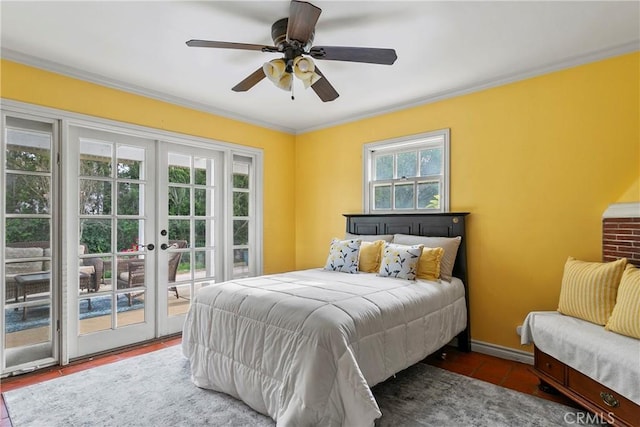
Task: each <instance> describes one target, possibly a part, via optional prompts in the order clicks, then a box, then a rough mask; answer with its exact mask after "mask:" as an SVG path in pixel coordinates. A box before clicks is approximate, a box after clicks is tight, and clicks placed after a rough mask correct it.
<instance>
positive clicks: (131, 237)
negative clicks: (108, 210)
mask: <svg viewBox="0 0 640 427" xmlns="http://www.w3.org/2000/svg"><path fill="white" fill-rule="evenodd" d="M116 221H117V223H118V246H117V251H118V252H122V251H125V252H137V251H138V250H139V249H140V247H139V245H143V244H145V241H144V220H143V219H118V220H116Z"/></svg>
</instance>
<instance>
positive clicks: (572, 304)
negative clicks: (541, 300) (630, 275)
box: [558, 257, 627, 325]
mask: <svg viewBox="0 0 640 427" xmlns="http://www.w3.org/2000/svg"><path fill="white" fill-rule="evenodd" d="M626 264H627V259H626V258H622V259H619V260H617V261H612V262H604V263H603V262H586V261H579V260H577V259H575V258H573V257H569V259H568V260H567V262H566V264H565V266H564V274H563V276H562V287H561V288H560V302H559V303H558V311H559V312H560V313H562V314H566V315H568V316H573V317H578V318H580V319H583V320H587V321H589V322H592V323H595V324H598V325H604V324H605V323H607V320H609V316H611V312H612V311H613V306H614V305H615V303H616V294H617V292H618V286H619V285H620V278H621V277H622V272H623V271H624V267H625V265H626Z"/></svg>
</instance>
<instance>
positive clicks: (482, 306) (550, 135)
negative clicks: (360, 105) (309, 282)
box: [295, 53, 640, 350]
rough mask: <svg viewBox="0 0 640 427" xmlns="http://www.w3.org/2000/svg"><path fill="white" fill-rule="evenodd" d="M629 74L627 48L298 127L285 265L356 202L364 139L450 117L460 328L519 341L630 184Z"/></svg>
mask: <svg viewBox="0 0 640 427" xmlns="http://www.w3.org/2000/svg"><path fill="white" fill-rule="evenodd" d="M639 82H640V55H639V54H638V53H633V54H628V55H624V56H620V57H616V58H612V59H608V60H604V61H599V62H595V63H591V64H587V65H584V66H579V67H575V68H571V69H567V70H563V71H559V72H555V73H551V74H546V75H543V76H540V77H536V78H531V79H528V80H524V81H520V82H516V83H512V84H508V85H504V86H501V87H497V88H493V89H488V90H484V91H482V92H477V93H473V94H469V95H465V96H460V97H456V98H453V99H449V100H444V101H440V102H436V103H431V104H426V105H422V106H419V107H415V108H411V109H406V110H403V111H400V112H395V113H390V114H385V115H382V116H378V117H375V118H371V119H366V120H360V121H358V122H355V123H350V124H345V125H341V126H335V127H332V128H329V129H324V130H319V131H315V132H310V133H307V134H303V135H299V136H298V137H297V138H296V169H295V170H296V173H295V178H296V182H297V183H298V184H297V186H296V253H297V256H296V267H297V268H308V267H312V266H318V265H322V264H323V263H324V261H325V259H326V254H327V249H328V244H329V241H330V239H331V237H333V236H342V235H344V219H343V217H342V215H341V214H342V213H345V212H349V213H356V212H361V211H362V146H363V144H364V143H367V142H372V141H378V140H384V139H388V138H394V137H398V136H402V135H409V134H415V133H420V132H426V131H430V130H436V129H442V128H450V129H451V210H452V211H469V212H471V215H470V216H469V217H467V218H468V220H469V222H468V247H467V251H468V259H469V282H470V287H471V291H470V297H471V321H472V322H471V325H472V337H473V339H475V340H479V341H484V342H489V343H493V344H498V345H502V346H506V347H512V348H516V349H523V350H530V349H529V348H528V347H525V348H521V346H520V345H519V342H518V337H517V335H516V334H515V328H516V326H517V325H519V324H521V323H522V320H523V319H524V317H525V315H526V314H527V313H528V312H529V311H532V310H554V309H555V308H556V307H557V301H558V296H559V291H560V282H561V277H562V270H563V266H564V262H565V260H566V259H567V257H568V256H569V255H571V256H574V257H578V258H581V259H585V260H595V261H597V260H600V259H601V217H602V213H603V212H604V211H605V209H606V208H607V206H608V205H609V204H611V203H615V202H618V201H620V200H619V198H620V197H621V195H622V197H623V198H633V197H635V196H633V195H632V194H633V192H634V191H635V193H636V196H637V188H638V184H637V182H638V177H639V176H640V162H639V159H640V130H639V128H640V121H639V117H640V111H639V105H640V88H639ZM629 193H630V194H631V195H628V194H629ZM625 201H637V200H625Z"/></svg>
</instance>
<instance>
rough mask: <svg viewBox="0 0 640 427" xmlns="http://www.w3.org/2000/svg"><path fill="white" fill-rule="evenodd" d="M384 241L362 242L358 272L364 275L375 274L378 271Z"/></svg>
mask: <svg viewBox="0 0 640 427" xmlns="http://www.w3.org/2000/svg"><path fill="white" fill-rule="evenodd" d="M383 246H384V240H376V241H374V242H362V244H361V245H360V259H359V260H358V270H360V271H363V272H365V273H377V272H378V270H379V269H380V257H381V252H382V247H383Z"/></svg>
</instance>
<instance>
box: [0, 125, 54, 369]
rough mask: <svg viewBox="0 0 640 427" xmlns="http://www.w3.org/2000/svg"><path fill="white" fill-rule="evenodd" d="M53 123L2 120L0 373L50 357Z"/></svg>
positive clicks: (51, 344) (51, 354)
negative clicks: (0, 320)
mask: <svg viewBox="0 0 640 427" xmlns="http://www.w3.org/2000/svg"><path fill="white" fill-rule="evenodd" d="M53 138H54V132H53V124H51V123H44V122H38V121H32V120H27V119H21V118H14V117H6V118H5V135H4V137H3V138H2V143H3V147H2V149H3V150H4V153H5V158H6V161H5V163H4V164H3V165H2V166H3V169H2V171H1V173H2V174H3V175H4V180H3V181H4V188H2V189H1V191H3V192H4V195H5V205H4V209H3V211H2V212H1V215H0V219H1V220H2V227H3V228H4V232H5V236H4V241H3V242H2V243H3V248H2V251H3V253H4V264H3V265H2V266H0V269H1V271H2V273H1V274H2V286H1V287H0V289H2V292H3V293H4V305H3V307H2V309H3V312H4V343H3V346H4V356H5V357H4V360H3V361H2V366H1V367H2V369H3V371H5V370H7V371H11V368H12V367H13V366H17V365H23V367H24V365H28V364H30V363H32V362H34V363H37V361H38V360H43V359H47V358H53V357H54V354H53V339H54V336H55V334H54V331H53V328H52V325H54V324H55V323H54V322H55V319H56V310H55V305H54V302H55V299H53V298H52V295H53V294H54V288H53V279H52V262H53V261H54V255H53V253H52V251H51V248H50V243H51V240H52V239H51V236H52V231H53V230H52V227H51V224H52V217H51V213H52V212H53V210H54V209H55V204H56V202H57V200H56V196H55V195H54V189H53V187H52V180H53V174H52V170H51V167H52V165H51V150H52V148H53V141H54V140H53Z"/></svg>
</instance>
